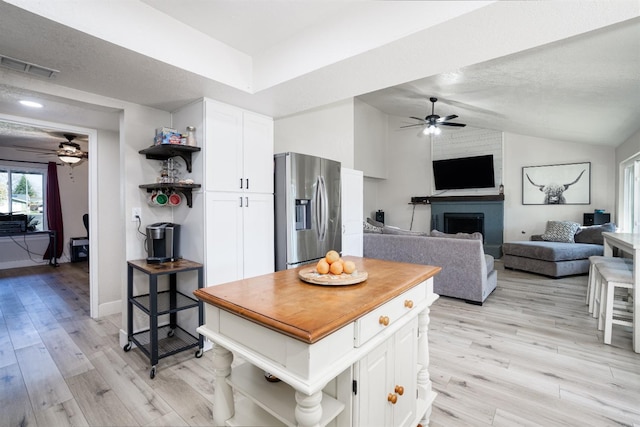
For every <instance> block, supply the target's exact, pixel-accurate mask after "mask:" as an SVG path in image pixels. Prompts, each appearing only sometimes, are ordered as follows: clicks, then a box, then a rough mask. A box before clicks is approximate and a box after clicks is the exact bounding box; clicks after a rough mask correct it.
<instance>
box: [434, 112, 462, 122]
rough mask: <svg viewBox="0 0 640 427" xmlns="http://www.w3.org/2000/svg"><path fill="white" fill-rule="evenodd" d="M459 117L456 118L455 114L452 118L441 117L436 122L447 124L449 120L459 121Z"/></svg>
mask: <svg viewBox="0 0 640 427" xmlns="http://www.w3.org/2000/svg"><path fill="white" fill-rule="evenodd" d="M457 118H458V116H456V115H455V114H452V115H450V116H445V117H440V118H439V119H437V120H436V121H437V122H438V123H442V122H446V121H448V120H453V119H457Z"/></svg>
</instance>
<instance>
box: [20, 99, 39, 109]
mask: <svg viewBox="0 0 640 427" xmlns="http://www.w3.org/2000/svg"><path fill="white" fill-rule="evenodd" d="M20 104H22V105H24V106H25V107H31V108H42V104H40V103H39V102H34V101H26V100H24V99H23V100H21V101H20Z"/></svg>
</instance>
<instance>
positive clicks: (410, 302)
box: [404, 299, 413, 308]
mask: <svg viewBox="0 0 640 427" xmlns="http://www.w3.org/2000/svg"><path fill="white" fill-rule="evenodd" d="M404 306H405V307H407V308H413V301H411V300H410V299H406V300H404Z"/></svg>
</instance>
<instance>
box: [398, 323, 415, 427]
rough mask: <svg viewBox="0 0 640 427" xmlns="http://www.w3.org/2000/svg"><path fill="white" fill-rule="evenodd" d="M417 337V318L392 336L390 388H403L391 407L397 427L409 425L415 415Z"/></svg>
mask: <svg viewBox="0 0 640 427" xmlns="http://www.w3.org/2000/svg"><path fill="white" fill-rule="evenodd" d="M417 337H418V319H417V318H416V319H414V320H413V321H411V322H410V323H409V324H408V325H407V326H405V327H404V328H402V329H401V330H399V331H398V332H397V333H396V334H395V335H394V337H393V339H394V346H393V348H394V359H395V362H394V364H393V365H394V375H393V386H392V389H393V390H395V387H396V386H401V387H402V388H403V389H404V393H403V394H402V395H401V396H400V395H398V401H397V403H396V404H395V405H394V407H393V425H394V426H398V427H400V426H403V427H404V426H407V427H408V426H411V425H412V423H413V422H414V421H415V417H416V410H417V408H416V405H417V401H416V388H417V376H416V375H417V363H418V360H417V347H416V343H417V339H418V338H417ZM392 392H393V391H392Z"/></svg>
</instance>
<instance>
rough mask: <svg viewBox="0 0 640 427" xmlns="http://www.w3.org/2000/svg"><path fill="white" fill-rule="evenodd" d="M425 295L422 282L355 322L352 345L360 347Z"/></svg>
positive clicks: (407, 311)
mask: <svg viewBox="0 0 640 427" xmlns="http://www.w3.org/2000/svg"><path fill="white" fill-rule="evenodd" d="M426 295H427V281H424V282H422V283H420V284H419V285H417V286H414V287H413V288H411V289H409V290H408V291H406V292H404V293H403V294H401V295H398V296H397V297H395V298H394V299H392V300H391V301H389V302H387V303H385V304H383V305H381V306H380V307H378V308H376V309H374V310H373V311H372V312H370V313H367V314H365V315H364V316H362V317H361V318H359V319H358V320H356V327H355V337H354V345H355V346H356V347H360V346H361V345H362V344H364V343H365V342H367V341H368V340H370V339H371V338H372V337H374V336H375V335H376V334H377V333H379V332H382V331H383V330H384V329H385V328H387V327H388V326H389V325H391V324H393V323H394V322H396V321H397V320H398V319H400V318H401V317H402V316H404V315H405V314H407V313H409V312H410V311H411V310H414V309H415V307H416V306H417V305H418V304H419V303H420V302H422V301H423V300H424V299H425V298H426Z"/></svg>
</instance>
